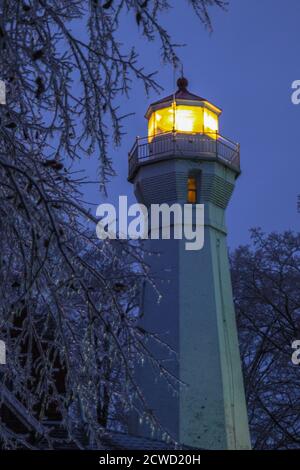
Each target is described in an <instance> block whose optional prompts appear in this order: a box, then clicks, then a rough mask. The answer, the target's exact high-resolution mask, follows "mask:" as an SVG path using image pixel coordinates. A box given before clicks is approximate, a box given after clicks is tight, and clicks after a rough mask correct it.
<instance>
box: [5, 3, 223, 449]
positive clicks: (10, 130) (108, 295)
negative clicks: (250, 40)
mask: <svg viewBox="0 0 300 470" xmlns="http://www.w3.org/2000/svg"><path fill="white" fill-rule="evenodd" d="M188 3H189V4H190V5H191V6H192V8H193V9H194V11H195V13H196V14H197V15H198V17H199V18H200V20H201V21H202V22H203V23H204V24H205V25H206V26H207V27H208V28H209V29H211V22H210V18H209V15H208V8H209V7H210V6H213V5H216V6H219V7H222V8H224V7H225V5H226V2H224V1H223V0H188ZM168 8H169V4H168V2H167V1H166V0H145V1H143V0H106V1H105V0H103V1H97V0H91V1H86V2H85V1H78V0H53V1H46V0H9V1H8V0H1V1H0V55H1V60H0V78H1V79H2V80H4V81H5V83H6V88H7V100H6V105H5V106H0V230H1V237H0V263H1V270H0V276H1V284H0V292H1V299H0V331H1V337H3V339H5V341H6V343H7V349H8V364H7V366H6V368H5V369H3V368H2V369H1V403H0V404H1V420H0V436H1V445H2V446H3V447H8V448H15V447H20V446H21V447H24V446H26V447H30V448H31V447H36V446H38V439H43V442H44V444H43V445H46V446H48V447H49V448H52V447H53V446H54V445H55V443H54V438H53V434H52V431H53V426H50V425H49V420H50V421H51V422H53V420H59V421H60V423H61V424H62V426H63V427H64V429H66V430H67V435H68V436H69V437H71V438H72V439H73V440H74V442H77V445H78V446H79V447H82V444H81V443H80V442H78V441H77V440H76V433H75V431H74V430H76V429H77V428H78V427H80V428H82V427H83V428H84V430H85V433H86V435H87V436H88V438H89V440H90V442H94V443H96V444H97V443H99V442H100V441H99V440H101V431H102V430H103V429H105V428H107V427H109V426H111V425H112V422H114V423H115V421H116V420H117V421H118V425H119V426H120V425H122V420H123V418H124V414H125V413H126V410H127V409H128V407H130V406H131V397H132V396H133V394H134V396H135V397H138V398H139V401H138V402H139V403H140V408H139V410H138V411H139V412H140V413H141V412H143V413H145V409H146V404H145V403H144V399H143V393H142V391H141V390H139V389H138V387H137V385H136V384H135V383H134V381H133V378H132V374H131V368H132V358H133V356H134V357H137V356H138V357H141V358H142V357H143V356H144V355H145V354H148V352H147V349H146V347H145V346H144V343H143V341H144V337H145V335H146V333H145V332H144V331H141V330H139V329H138V327H137V326H136V324H135V315H136V309H137V308H138V294H137V293H138V289H139V284H140V282H141V281H143V280H147V282H151V279H149V276H148V273H147V266H145V265H144V263H143V259H142V258H143V257H142V252H141V250H140V248H139V247H138V246H132V245H129V244H128V243H126V242H122V241H119V242H109V241H107V242H101V243H100V242H99V240H97V239H96V238H95V227H94V225H95V223H96V220H95V218H94V217H93V215H92V214H91V212H90V210H89V208H88V206H87V205H85V204H84V203H83V202H82V198H83V196H82V188H83V187H84V184H85V183H86V182H87V181H86V179H85V177H84V175H83V176H80V175H78V173H76V172H73V171H72V161H74V160H78V159H80V158H82V157H83V156H85V155H92V154H93V155H97V156H98V157H99V182H100V186H101V188H102V189H104V190H105V186H106V183H107V180H108V178H109V177H110V176H111V175H113V174H114V170H113V166H112V160H111V157H110V155H109V154H108V143H109V141H110V140H112V141H113V142H114V143H115V144H120V141H121V136H122V132H123V130H122V124H123V119H124V117H125V116H124V115H123V114H122V110H120V109H119V107H118V99H119V97H120V95H121V94H128V93H129V92H130V87H131V83H132V81H133V80H140V81H141V82H142V83H143V84H144V86H145V90H146V91H149V89H155V90H159V88H160V87H159V84H158V83H157V82H156V81H155V79H154V75H153V73H152V71H151V72H150V73H147V72H145V70H144V67H143V64H142V63H140V61H139V58H138V55H137V53H136V52H135V50H134V47H132V45H130V44H127V43H126V44H125V45H122V44H120V43H119V40H118V37H117V36H118V34H117V33H118V28H119V25H120V24H121V22H122V21H124V14H125V13H128V12H129V13H130V14H132V15H134V18H135V20H136V23H137V26H138V27H139V29H140V31H141V32H142V34H143V35H144V37H145V39H146V40H149V41H152V40H154V39H157V40H159V41H160V42H161V51H162V57H163V59H164V60H165V61H166V62H171V63H173V64H177V63H178V57H177V54H176V49H175V47H174V45H173V44H172V41H171V38H170V36H169V34H168V32H167V31H166V30H165V29H164V28H163V27H162V26H161V24H160V14H161V12H163V11H164V10H167V9H168ZM78 25H80V26H81V29H82V30H84V31H85V33H86V34H85V38H84V40H83V39H82V37H80V35H79V34H78ZM75 83H76V84H75ZM78 83H79V84H80V85H79V86H78ZM151 361H152V362H153V365H155V366H156V367H158V368H159V371H160V372H164V371H163V370H162V366H161V365H160V364H158V363H157V362H156V360H155V358H151ZM121 384H122V385H121ZM134 403H137V402H136V400H135V401H134ZM11 409H14V410H15V411H16V410H19V412H20V414H23V418H24V419H25V418H26V419H25V421H26V422H28V423H30V425H32V426H33V429H34V432H33V434H32V433H31V434H30V432H29V431H28V429H27V428H26V426H25V427H24V429H23V428H22V426H20V425H18V426H15V425H14V420H12V419H11ZM149 419H150V420H151V421H153V423H155V425H156V426H159V423H157V420H156V419H155V417H153V416H152V415H150V416H149ZM12 423H13V424H12ZM114 425H115V424H114ZM20 429H21V431H22V430H23V431H22V432H21V431H20Z"/></svg>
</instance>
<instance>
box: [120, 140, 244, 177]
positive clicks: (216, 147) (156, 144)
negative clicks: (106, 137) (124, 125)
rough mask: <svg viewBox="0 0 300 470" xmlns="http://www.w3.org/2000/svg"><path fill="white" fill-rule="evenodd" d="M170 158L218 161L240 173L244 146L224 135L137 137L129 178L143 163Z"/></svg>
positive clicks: (131, 155) (130, 156)
mask: <svg viewBox="0 0 300 470" xmlns="http://www.w3.org/2000/svg"><path fill="white" fill-rule="evenodd" d="M168 156H174V157H176V156H180V157H183V158H184V157H187V158H188V157H194V158H200V159H201V158H205V159H207V158H212V159H217V160H220V161H222V162H225V163H226V164H229V165H230V166H232V167H234V168H235V169H237V170H238V171H239V170H240V146H239V144H237V143H235V142H232V141H230V140H229V139H226V138H225V137H223V136H221V135H220V134H213V135H212V136H210V135H209V134H208V133H205V134H204V133H203V134H202V133H197V134H182V133H181V134H179V133H176V132H168V133H166V134H159V135H157V136H155V137H153V138H151V139H150V138H149V137H137V138H136V141H135V143H134V145H133V147H132V149H131V151H130V152H129V154H128V159H129V179H130V178H131V177H132V176H133V175H134V173H135V171H136V170H137V168H138V166H139V165H140V164H144V163H150V162H152V161H155V160H161V159H164V158H166V157H168Z"/></svg>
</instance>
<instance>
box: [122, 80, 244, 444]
mask: <svg viewBox="0 0 300 470" xmlns="http://www.w3.org/2000/svg"><path fill="white" fill-rule="evenodd" d="M177 85H178V90H177V91H176V93H174V94H172V95H170V96H167V97H166V98H164V99H162V100H160V101H157V102H155V103H153V104H151V105H150V106H149V109H148V111H147V113H146V118H147V120H148V136H147V137H146V138H144V139H141V138H138V139H137V140H136V142H135V144H134V146H133V149H132V150H131V152H130V153H129V177H128V179H129V181H131V182H132V183H133V184H134V190H135V194H136V197H137V199H138V201H139V202H140V203H142V204H144V205H146V206H147V207H150V206H151V205H152V204H163V203H166V204H169V205H172V204H174V203H178V204H180V205H182V207H183V205H184V204H191V205H195V204H203V205H204V245H203V247H202V249H200V250H187V249H186V240H185V239H174V238H173V239H172V238H171V239H170V240H166V239H161V237H160V238H159V239H149V240H147V241H145V244H146V248H147V251H148V252H149V257H148V259H147V262H148V264H149V265H150V267H151V273H152V276H153V277H154V278H155V283H156V286H157V289H158V291H159V293H160V295H159V298H158V297H157V295H156V294H155V292H154V291H153V289H152V287H151V286H150V285H148V284H147V285H145V288H144V292H143V295H142V300H141V302H142V305H141V312H142V313H141V315H142V318H141V322H142V326H143V328H145V330H147V331H149V332H151V333H153V335H157V336H158V337H159V338H160V340H161V343H158V342H157V341H153V344H152V342H151V341H149V342H148V343H147V348H148V349H149V351H150V354H153V357H155V358H157V359H159V361H160V364H161V365H162V369H161V372H163V373H162V374H159V372H158V370H157V369H155V367H154V368H153V367H151V364H150V363H149V364H148V365H147V364H145V365H144V366H143V367H142V366H137V370H136V377H137V381H138V383H139V385H140V387H141V389H142V390H143V394H144V396H145V399H146V402H147V406H148V410H149V413H151V414H154V415H155V416H156V417H157V418H158V420H159V422H160V424H161V426H162V428H163V429H165V430H166V432H167V433H168V434H169V435H171V436H172V437H173V438H174V439H175V440H176V441H177V442H178V443H180V444H182V445H187V446H191V447H193V448H202V449H249V448H250V437H249V428H248V420H247V409H246V403H245V393H244V385H243V377H242V370H241V361H240V354H239V345H238V337H237V327H236V320H235V311H234V304H233V297H232V287H231V279H230V270H229V262H228V253H227V245H226V234H227V229H226V225H225V211H226V207H227V205H228V203H229V200H230V197H231V195H232V192H233V189H234V186H235V181H236V179H237V177H238V176H239V174H240V153H239V145H238V144H236V143H234V142H232V141H230V140H229V139H227V138H224V137H222V136H221V134H220V133H219V116H220V114H221V110H220V108H218V107H217V106H215V105H214V104H212V103H210V102H209V101H207V100H206V99H204V98H202V97H200V96H197V95H194V94H192V93H190V92H189V91H188V89H187V86H188V82H187V80H186V79H185V78H183V77H182V78H180V79H179V80H178V81H177ZM193 223H194V222H192V224H193ZM172 224H173V225H174V223H173V222H172V219H171V218H170V229H172V228H173V229H174V227H172ZM150 230H151V222H150ZM150 255H151V256H150ZM166 345H168V347H166ZM172 351H173V352H172ZM149 362H151V360H149ZM164 370H165V371H166V370H167V371H168V373H167V374H166V373H165V372H164ZM175 377H176V380H175V382H176V383H175V382H174V378H175ZM130 432H132V433H135V434H140V435H145V434H147V433H148V432H149V433H150V430H148V428H147V426H146V425H145V424H144V423H143V422H141V420H138V419H136V420H134V419H133V420H132V422H131V429H130Z"/></svg>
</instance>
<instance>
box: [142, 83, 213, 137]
mask: <svg viewBox="0 0 300 470" xmlns="http://www.w3.org/2000/svg"><path fill="white" fill-rule="evenodd" d="M177 85H178V90H177V92H176V93H175V94H174V95H170V96H168V97H166V98H164V99H162V100H160V101H157V102H156V103H153V104H152V105H151V106H150V107H149V109H148V111H147V114H146V118H147V119H148V139H149V141H152V140H153V138H155V137H156V136H158V135H161V134H164V133H167V132H177V133H183V134H185V133H188V134H205V135H207V136H209V137H211V138H213V139H217V138H218V132H219V115H220V114H221V109H219V108H217V107H216V106H215V105H213V104H212V103H210V102H208V101H207V100H205V99H204V98H201V97H200V96H197V95H194V94H192V93H190V92H189V91H188V90H187V85H188V82H187V80H186V79H185V78H180V79H179V80H178V81H177Z"/></svg>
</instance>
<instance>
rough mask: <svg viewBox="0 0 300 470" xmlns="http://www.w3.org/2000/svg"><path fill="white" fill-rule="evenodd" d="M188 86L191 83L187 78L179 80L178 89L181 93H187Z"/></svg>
mask: <svg viewBox="0 0 300 470" xmlns="http://www.w3.org/2000/svg"><path fill="white" fill-rule="evenodd" d="M188 84H189V82H188V80H187V79H186V78H185V77H180V78H178V80H177V86H178V89H179V90H181V91H185V90H186V89H187V86H188Z"/></svg>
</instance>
